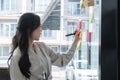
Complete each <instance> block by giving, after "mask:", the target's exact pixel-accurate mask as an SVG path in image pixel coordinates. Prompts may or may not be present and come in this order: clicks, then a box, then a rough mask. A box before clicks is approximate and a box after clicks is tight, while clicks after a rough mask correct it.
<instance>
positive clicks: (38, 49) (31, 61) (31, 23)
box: [9, 13, 80, 80]
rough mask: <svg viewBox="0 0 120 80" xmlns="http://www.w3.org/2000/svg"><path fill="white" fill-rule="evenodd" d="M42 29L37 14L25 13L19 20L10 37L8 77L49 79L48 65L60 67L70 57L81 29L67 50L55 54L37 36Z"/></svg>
mask: <svg viewBox="0 0 120 80" xmlns="http://www.w3.org/2000/svg"><path fill="white" fill-rule="evenodd" d="M41 32H42V27H41V25H40V17H39V16H38V15H36V14H33V13H24V14H23V15H22V16H21V17H20V19H19V22H18V27H17V31H16V34H15V36H14V37H13V40H12V44H13V47H12V51H11V56H10V58H9V60H10V65H9V69H10V78H11V80H52V76H51V65H55V66H59V67H63V66H65V65H67V64H68V63H69V61H70V60H71V59H72V57H73V55H74V52H75V49H76V46H77V43H78V42H79V40H80V38H79V35H80V32H79V31H77V30H76V32H75V39H74V41H73V44H72V46H71V48H70V49H69V51H68V53H67V54H58V53H55V52H54V51H53V50H51V49H50V48H49V47H47V46H46V45H45V43H43V42H34V40H39V36H40V34H41Z"/></svg>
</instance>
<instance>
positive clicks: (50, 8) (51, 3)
mask: <svg viewBox="0 0 120 80" xmlns="http://www.w3.org/2000/svg"><path fill="white" fill-rule="evenodd" d="M59 1H60V0H51V2H50V4H49V6H48V7H47V9H46V11H45V14H44V15H43V16H42V17H41V24H43V23H44V21H45V20H46V19H47V18H48V16H49V15H50V13H51V12H52V10H53V9H54V8H55V6H56V5H57V3H58V2H59Z"/></svg>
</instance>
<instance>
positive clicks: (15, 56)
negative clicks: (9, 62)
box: [12, 47, 21, 60]
mask: <svg viewBox="0 0 120 80" xmlns="http://www.w3.org/2000/svg"><path fill="white" fill-rule="evenodd" d="M20 57H21V54H20V50H19V47H17V48H16V49H15V50H14V52H13V56H12V59H15V60H19V58H20Z"/></svg>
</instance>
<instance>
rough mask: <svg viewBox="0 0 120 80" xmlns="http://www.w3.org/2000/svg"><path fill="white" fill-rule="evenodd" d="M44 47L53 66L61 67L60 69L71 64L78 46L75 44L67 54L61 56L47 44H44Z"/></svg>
mask: <svg viewBox="0 0 120 80" xmlns="http://www.w3.org/2000/svg"><path fill="white" fill-rule="evenodd" d="M43 45H44V46H45V51H46V53H47V54H48V55H49V57H50V60H51V63H52V65H55V66H59V67H63V66H66V65H67V64H68V63H69V62H70V60H71V59H72V57H73V56H74V53H75V50H76V46H77V45H74V44H73V45H72V46H71V48H70V49H69V50H68V52H67V53H66V54H60V53H56V52H54V51H53V50H52V49H51V48H50V47H48V46H46V45H45V43H43Z"/></svg>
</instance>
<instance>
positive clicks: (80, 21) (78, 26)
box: [77, 19, 82, 29]
mask: <svg viewBox="0 0 120 80" xmlns="http://www.w3.org/2000/svg"><path fill="white" fill-rule="evenodd" d="M81 27H82V20H81V19H80V20H79V21H78V24H77V29H81Z"/></svg>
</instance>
